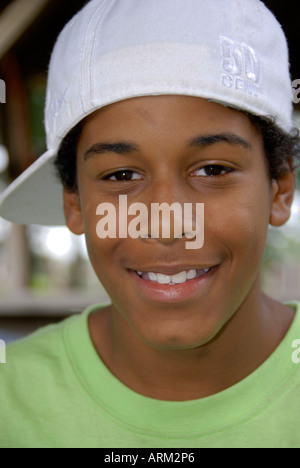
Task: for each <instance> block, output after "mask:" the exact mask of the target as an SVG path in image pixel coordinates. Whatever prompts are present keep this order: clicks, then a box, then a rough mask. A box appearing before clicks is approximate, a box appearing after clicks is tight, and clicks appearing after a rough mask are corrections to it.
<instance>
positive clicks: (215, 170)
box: [192, 164, 234, 177]
mask: <svg viewBox="0 0 300 468" xmlns="http://www.w3.org/2000/svg"><path fill="white" fill-rule="evenodd" d="M233 171H234V169H232V168H231V167H227V166H221V165H219V164H211V165H208V166H204V167H201V168H200V169H197V170H196V171H194V172H193V174H192V175H194V176H205V177H216V176H220V175H223V174H228V173H229V172H233Z"/></svg>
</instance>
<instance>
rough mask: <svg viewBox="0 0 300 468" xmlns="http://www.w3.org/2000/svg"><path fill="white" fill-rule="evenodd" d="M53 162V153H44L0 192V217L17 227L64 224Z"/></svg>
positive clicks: (60, 196) (60, 192)
mask: <svg viewBox="0 0 300 468" xmlns="http://www.w3.org/2000/svg"><path fill="white" fill-rule="evenodd" d="M55 158H56V153H55V152H54V151H51V150H50V151H47V152H46V153H44V154H43V156H41V157H40V158H39V159H38V160H37V161H36V162H35V163H34V164H32V166H30V167H29V168H28V169H27V170H26V171H25V172H23V174H21V176H20V177H18V179H16V180H15V181H14V182H13V183H12V184H11V185H10V186H9V187H8V188H7V189H6V190H5V191H4V192H3V194H2V195H1V197H0V216H2V217H3V218H5V219H7V220H8V221H11V222H13V223H17V224H38V225H45V226H61V225H64V224H65V217H64V210H63V187H62V184H61V182H60V180H59V178H58V176H57V174H56V170H55V167H54V161H55Z"/></svg>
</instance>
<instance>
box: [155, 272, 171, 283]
mask: <svg viewBox="0 0 300 468" xmlns="http://www.w3.org/2000/svg"><path fill="white" fill-rule="evenodd" d="M156 276H157V282H158V283H159V284H169V283H172V276H169V275H163V274H162V273H157V275H156Z"/></svg>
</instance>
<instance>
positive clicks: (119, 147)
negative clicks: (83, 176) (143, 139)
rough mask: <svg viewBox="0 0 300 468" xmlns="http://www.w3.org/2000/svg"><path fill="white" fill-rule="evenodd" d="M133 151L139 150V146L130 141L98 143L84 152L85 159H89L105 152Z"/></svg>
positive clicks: (124, 152) (123, 152)
mask: <svg viewBox="0 0 300 468" xmlns="http://www.w3.org/2000/svg"><path fill="white" fill-rule="evenodd" d="M132 151H138V146H137V145H135V144H134V143H130V142H123V141H122V142H116V143H96V144H95V145H93V146H91V148H89V149H88V150H87V151H86V152H85V153H84V160H85V161H87V160H88V159H90V158H93V157H95V156H98V155H100V154H103V153H109V152H111V153H117V154H127V153H131V152H132Z"/></svg>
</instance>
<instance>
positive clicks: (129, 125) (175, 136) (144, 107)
mask: <svg viewBox="0 0 300 468" xmlns="http://www.w3.org/2000/svg"><path fill="white" fill-rule="evenodd" d="M212 136H213V137H214V138H215V141H219V142H220V141H224V142H225V141H226V142H228V143H231V144H233V145H240V146H241V147H243V148H244V149H251V147H252V144H251V142H250V140H252V139H257V138H258V133H257V131H256V129H255V128H254V127H253V126H252V124H251V122H250V120H249V119H248V117H247V116H246V114H245V113H243V112H241V111H238V110H236V109H230V108H228V107H225V106H223V105H221V104H219V103H214V102H211V101H208V100H206V99H202V98H197V97H190V96H151V97H150V96H147V97H137V98H132V99H129V100H124V101H120V102H118V103H114V104H111V105H109V106H107V107H105V108H103V109H100V110H98V111H95V112H94V113H93V114H91V115H90V116H89V117H87V118H86V119H85V121H84V123H83V125H82V132H81V137H80V139H79V146H80V148H81V150H82V151H83V146H84V147H85V148H84V153H85V154H86V153H87V154H86V156H87V157H86V159H89V156H90V154H89V149H88V150H87V149H86V146H88V145H89V144H91V143H98V142H104V141H106V142H109V141H114V142H116V141H119V142H123V143H124V142H126V144H127V146H126V148H127V150H128V151H129V149H131V150H132V151H134V150H138V149H139V146H138V145H139V142H141V143H142V144H145V143H147V141H149V140H150V141H151V140H152V139H153V138H154V139H155V140H157V141H159V140H160V139H162V140H163V141H169V142H172V143H173V142H174V143H175V144H176V143H178V144H179V143H180V145H182V146H185V147H190V148H192V147H193V146H194V147H195V146H200V142H201V144H202V145H204V144H206V143H207V144H208V141H209V138H211V137H212ZM221 137H222V138H221ZM201 138H202V140H201ZM258 139H259V138H258ZM83 141H84V144H83V143H82V142H83ZM122 148H123V151H124V153H125V149H124V145H123V146H122ZM102 150H103V148H101V151H99V147H98V149H97V152H102ZM128 151H127V152H128Z"/></svg>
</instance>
